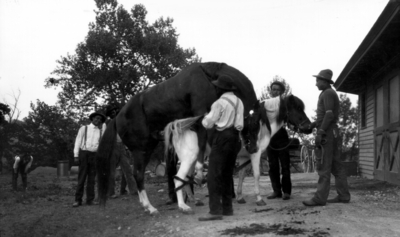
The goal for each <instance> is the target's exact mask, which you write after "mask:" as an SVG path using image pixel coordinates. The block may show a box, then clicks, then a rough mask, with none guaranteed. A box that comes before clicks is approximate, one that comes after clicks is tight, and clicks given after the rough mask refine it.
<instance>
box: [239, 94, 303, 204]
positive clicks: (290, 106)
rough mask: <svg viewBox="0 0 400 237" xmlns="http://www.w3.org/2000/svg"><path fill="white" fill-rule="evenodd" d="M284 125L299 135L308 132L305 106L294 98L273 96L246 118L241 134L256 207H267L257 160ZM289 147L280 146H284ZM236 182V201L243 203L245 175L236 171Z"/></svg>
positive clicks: (291, 96) (258, 160) (292, 96)
mask: <svg viewBox="0 0 400 237" xmlns="http://www.w3.org/2000/svg"><path fill="white" fill-rule="evenodd" d="M285 122H288V123H290V124H292V125H293V126H294V127H295V129H297V128H299V129H300V130H301V132H304V133H310V132H311V131H308V130H306V129H304V128H305V127H308V125H309V124H310V123H311V122H310V120H309V119H308V117H307V115H306V114H305V113H304V103H303V102H302V101H301V100H300V99H299V98H297V97H296V96H294V95H287V96H285V97H283V96H281V97H275V98H271V99H267V100H265V101H263V102H261V103H259V106H257V107H256V108H255V109H254V111H253V113H252V114H251V115H250V116H249V117H248V118H246V123H247V126H245V128H244V129H243V131H242V137H243V138H244V141H245V145H246V148H247V150H249V151H250V160H251V165H252V168H253V175H254V191H255V194H256V199H257V200H256V204H257V205H258V206H263V205H266V203H265V202H264V200H263V199H262V197H261V195H260V183H259V182H260V157H261V154H262V153H263V152H264V151H265V150H266V149H267V147H268V145H269V142H270V141H271V138H272V137H273V136H274V135H275V134H276V132H277V131H278V130H279V129H281V128H282V126H283V125H284V123H285ZM252 139H253V140H254V139H257V142H256V143H255V144H257V147H255V148H254V147H249V146H250V145H251V144H253V143H254V142H253V143H251V142H250V141H251V140H252ZM285 145H288V144H282V146H285ZM239 175H240V177H239V182H238V187H237V192H236V193H237V195H236V200H237V201H238V203H245V202H246V201H245V200H244V198H243V196H242V186H243V180H244V176H245V173H244V172H239Z"/></svg>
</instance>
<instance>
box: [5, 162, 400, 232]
mask: <svg viewBox="0 0 400 237" xmlns="http://www.w3.org/2000/svg"><path fill="white" fill-rule="evenodd" d="M76 179H77V178H76V175H75V176H70V178H69V179H66V178H63V179H61V180H60V179H57V176H56V169H54V168H49V167H39V168H37V169H36V170H34V171H33V172H31V173H30V174H29V175H28V182H29V187H28V191H27V192H22V191H18V192H12V191H11V174H2V175H0V237H4V236H185V237H186V236H196V237H199V236H207V237H211V236H281V235H284V236H400V202H399V201H400V196H399V195H400V188H399V187H398V186H394V185H390V184H388V183H386V182H382V181H377V180H368V179H364V178H359V177H349V183H350V187H351V190H350V191H351V194H352V200H351V202H350V203H349V204H330V205H327V206H324V207H313V208H306V207H304V206H303V205H302V203H301V201H302V200H305V199H308V198H310V197H312V195H313V193H314V191H315V186H316V181H317V175H316V174H314V173H310V174H301V173H296V174H292V182H293V193H292V198H291V199H290V200H288V201H283V200H281V199H279V200H267V199H266V198H265V196H266V195H268V194H269V193H270V192H271V186H270V183H269V178H268V177H267V176H262V179H261V190H262V194H263V196H264V199H265V200H266V201H267V205H266V206H262V207H258V206H256V204H255V196H254V193H253V192H254V191H253V179H252V178H250V177H247V178H246V180H245V185H244V190H243V192H244V194H245V198H246V200H247V203H246V204H237V203H235V204H234V211H235V214H234V216H230V217H224V219H223V220H222V221H213V222H199V221H198V220H197V219H198V217H200V216H202V215H204V214H206V213H207V212H208V198H207V197H206V194H207V189H206V188H203V189H200V188H198V189H197V190H196V194H197V196H198V197H200V198H201V199H202V200H203V201H204V202H205V203H206V205H205V206H203V207H195V206H194V205H193V204H192V203H191V204H190V205H191V206H192V207H193V208H194V210H195V214H194V215H183V214H181V213H180V212H179V211H178V208H177V206H176V205H173V206H166V205H164V203H165V202H166V200H167V193H166V191H167V184H166V183H165V180H164V179H163V178H150V177H148V180H147V181H148V182H147V183H148V184H147V185H146V187H147V190H148V194H149V197H150V201H151V202H152V204H153V205H154V206H155V207H156V208H157V209H158V210H159V212H160V215H158V216H151V215H149V214H148V213H145V212H144V211H143V208H142V207H141V206H140V204H139V201H138V197H137V195H133V196H122V197H119V198H117V199H113V200H109V201H108V202H107V206H106V208H105V209H102V208H100V207H98V206H86V205H83V206H81V207H79V208H72V207H71V204H72V203H73V201H74V192H75V187H76V183H77V181H76ZM19 182H20V180H19ZM331 190H332V191H331V196H332V197H333V196H335V191H334V187H332V189H331Z"/></svg>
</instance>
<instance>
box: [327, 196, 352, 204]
mask: <svg viewBox="0 0 400 237" xmlns="http://www.w3.org/2000/svg"><path fill="white" fill-rule="evenodd" d="M326 202H327V203H349V202H350V200H341V199H339V196H336V197H335V198H332V199H328V200H326Z"/></svg>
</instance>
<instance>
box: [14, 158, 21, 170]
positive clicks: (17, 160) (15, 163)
mask: <svg viewBox="0 0 400 237" xmlns="http://www.w3.org/2000/svg"><path fill="white" fill-rule="evenodd" d="M14 159H15V162H14V165H13V168H14V169H16V168H18V164H19V161H20V158H19V156H15V157H14Z"/></svg>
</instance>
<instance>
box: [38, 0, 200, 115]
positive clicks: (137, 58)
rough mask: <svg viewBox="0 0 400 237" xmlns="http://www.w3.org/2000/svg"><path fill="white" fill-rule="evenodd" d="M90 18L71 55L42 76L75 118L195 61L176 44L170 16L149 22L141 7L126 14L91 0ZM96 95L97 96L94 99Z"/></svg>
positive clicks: (111, 0) (111, 1)
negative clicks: (92, 12) (93, 5)
mask: <svg viewBox="0 0 400 237" xmlns="http://www.w3.org/2000/svg"><path fill="white" fill-rule="evenodd" d="M96 5H97V8H98V10H97V11H96V21H95V22H94V23H91V24H90V25H89V32H88V35H87V36H86V38H85V40H84V41H83V42H81V43H79V44H78V46H77V49H76V51H75V54H74V55H67V56H66V57H61V59H60V60H58V61H57V63H58V66H57V68H56V69H55V70H54V71H53V72H52V74H53V75H54V77H50V78H47V79H46V86H47V87H61V88H62V91H61V92H60V93H59V95H58V98H59V103H60V106H61V108H62V109H63V110H68V109H72V110H74V111H75V112H76V113H78V115H80V116H81V117H82V116H83V114H85V113H88V112H89V111H90V110H93V108H95V109H97V108H98V107H99V106H100V105H102V104H120V105H124V104H125V103H126V102H127V101H128V100H129V98H130V97H131V96H133V95H135V94H136V93H138V92H140V91H142V90H145V89H147V88H149V87H151V86H152V85H155V84H157V83H160V82H162V81H164V80H166V79H168V78H170V77H172V76H173V75H175V74H176V73H177V72H178V71H179V70H180V69H182V68H183V67H185V66H187V65H189V64H191V63H193V62H198V61H200V59H199V58H198V56H197V55H196V52H195V49H183V48H181V47H180V46H179V45H178V34H177V32H176V30H175V28H174V27H173V26H172V23H173V19H171V18H166V19H164V18H162V17H161V18H159V19H158V20H156V21H155V22H154V23H153V24H152V25H150V24H149V23H148V22H147V21H146V15H147V11H146V8H145V7H144V6H143V5H141V4H138V5H135V6H134V7H133V8H132V9H131V11H130V12H128V11H127V10H125V9H124V8H123V7H122V6H118V2H117V1H116V0H96ZM99 99H100V100H99Z"/></svg>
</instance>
